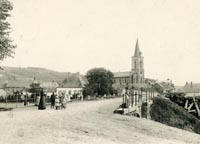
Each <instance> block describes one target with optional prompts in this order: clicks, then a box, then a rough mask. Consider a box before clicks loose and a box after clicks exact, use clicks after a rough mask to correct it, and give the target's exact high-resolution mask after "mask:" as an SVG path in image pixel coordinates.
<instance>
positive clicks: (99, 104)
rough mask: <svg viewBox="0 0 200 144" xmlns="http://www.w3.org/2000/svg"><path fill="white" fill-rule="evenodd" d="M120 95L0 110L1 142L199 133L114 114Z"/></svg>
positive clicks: (190, 138) (73, 143)
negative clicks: (63, 105) (61, 107)
mask: <svg viewBox="0 0 200 144" xmlns="http://www.w3.org/2000/svg"><path fill="white" fill-rule="evenodd" d="M120 102H121V98H116V99H107V100H100V101H90V102H76V103H70V104H68V105H67V109H66V110H57V111H56V110H51V109H49V108H47V109H46V110H43V111H39V110H37V108H34V107H32V108H26V109H16V110H14V111H11V112H1V113H0V118H1V122H0V143H2V144H79V143H83V144H84V143H85V144H86V143H87V144H88V143H91V144H94V143H98V144H99V143H101V144H116V143H117V144H118V143H119V144H123V143H124V144H125V143H130V144H133V143H134V144H143V143H144V144H157V143H159V144H161V143H166V144H168V143H169V144H179V143H180V144H182V143H183V144H184V143H195V144H199V143H200V136H199V135H197V134H194V133H191V132H187V131H184V130H179V129H176V128H172V127H168V126H165V125H163V124H160V123H158V122H154V121H151V120H146V119H141V118H136V117H128V116H121V115H117V114H113V110H114V109H115V108H116V107H117V106H118V105H119V104H120Z"/></svg>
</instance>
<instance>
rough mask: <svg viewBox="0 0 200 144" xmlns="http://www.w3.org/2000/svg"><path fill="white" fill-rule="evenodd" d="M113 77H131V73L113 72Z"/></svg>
mask: <svg viewBox="0 0 200 144" xmlns="http://www.w3.org/2000/svg"><path fill="white" fill-rule="evenodd" d="M113 74H114V77H115V78H117V77H130V75H131V72H130V71H128V72H114V73H113Z"/></svg>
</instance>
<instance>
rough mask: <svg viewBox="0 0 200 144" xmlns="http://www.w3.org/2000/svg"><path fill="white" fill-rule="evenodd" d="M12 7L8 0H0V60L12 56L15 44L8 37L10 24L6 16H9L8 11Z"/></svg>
mask: <svg viewBox="0 0 200 144" xmlns="http://www.w3.org/2000/svg"><path fill="white" fill-rule="evenodd" d="M12 9H13V5H12V3H11V2H10V1H8V0H0V60H4V59H5V58H7V57H13V56H12V54H14V49H15V48H16V45H13V44H12V40H11V39H10V37H9V36H10V35H9V34H10V32H11V28H10V24H9V23H8V22H7V18H8V17H10V14H9V12H10V11H11V10H12Z"/></svg>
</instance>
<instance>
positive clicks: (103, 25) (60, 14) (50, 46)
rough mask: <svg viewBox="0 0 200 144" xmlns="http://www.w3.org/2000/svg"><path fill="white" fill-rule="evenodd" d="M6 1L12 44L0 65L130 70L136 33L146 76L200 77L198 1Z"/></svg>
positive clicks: (177, 81)
mask: <svg viewBox="0 0 200 144" xmlns="http://www.w3.org/2000/svg"><path fill="white" fill-rule="evenodd" d="M11 1H12V2H13V5H14V9H13V11H12V13H11V14H12V16H11V17H10V18H9V22H10V23H11V27H12V33H11V38H12V39H13V40H14V44H17V48H16V50H15V55H14V58H7V59H5V60H4V61H3V62H1V65H3V66H15V67H29V66H30V67H44V68H48V69H52V70H56V71H62V72H80V73H82V74H85V73H86V72H87V71H88V70H89V69H91V68H94V67H104V68H106V69H109V70H111V71H113V72H119V71H121V72H123V71H130V70H131V56H133V54H134V49H135V44H136V40H137V38H138V40H139V46H140V50H141V51H142V55H143V56H144V68H145V77H147V78H154V79H158V80H165V79H167V78H170V79H172V81H173V83H175V84H176V85H184V84H185V82H186V81H188V82H190V81H193V82H194V83H195V82H196V83H198V82H200V68H199V66H200V65H199V64H200V6H199V5H200V1H199V0H190V1H188V0H148V1H147V0H11Z"/></svg>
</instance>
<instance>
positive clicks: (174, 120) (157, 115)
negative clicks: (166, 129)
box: [150, 97, 200, 134]
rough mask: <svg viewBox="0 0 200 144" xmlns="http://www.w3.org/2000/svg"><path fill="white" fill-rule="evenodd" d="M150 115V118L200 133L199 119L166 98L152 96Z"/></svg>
mask: <svg viewBox="0 0 200 144" xmlns="http://www.w3.org/2000/svg"><path fill="white" fill-rule="evenodd" d="M150 115H151V119H152V120H155V121H158V122H161V123H163V124H167V125H169V126H172V127H177V128H180V129H184V130H188V131H193V132H195V133H198V134H200V121H199V120H198V119H197V118H196V117H195V116H193V115H192V114H190V113H188V112H187V111H186V110H185V109H184V108H183V107H181V106H179V105H177V104H175V103H173V102H171V101H170V100H168V99H166V98H163V97H154V98H153V104H152V106H151V111H150Z"/></svg>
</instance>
